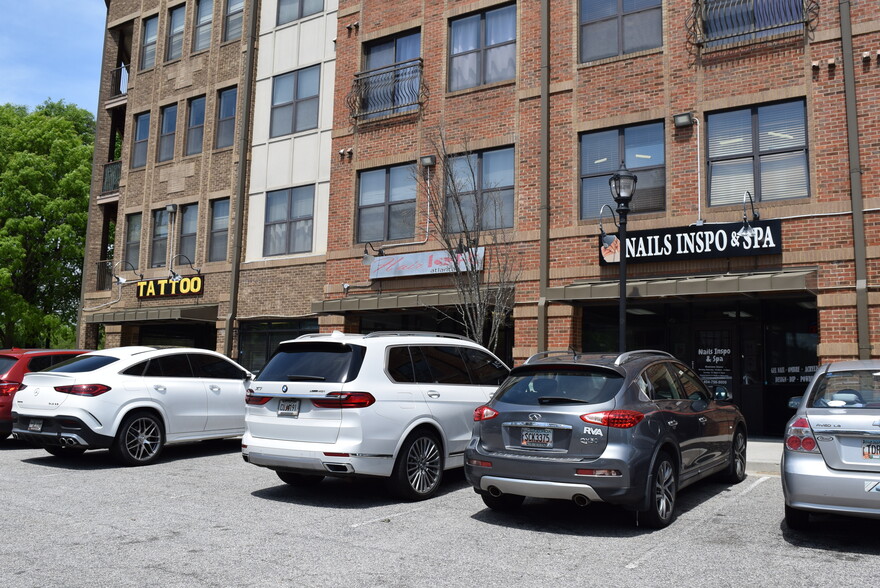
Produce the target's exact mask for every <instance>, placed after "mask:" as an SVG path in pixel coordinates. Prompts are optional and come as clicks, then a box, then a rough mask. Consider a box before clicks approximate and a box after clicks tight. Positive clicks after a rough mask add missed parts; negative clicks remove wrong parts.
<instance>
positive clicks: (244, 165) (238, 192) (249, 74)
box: [223, 0, 260, 357]
mask: <svg viewBox="0 0 880 588" xmlns="http://www.w3.org/2000/svg"><path fill="white" fill-rule="evenodd" d="M259 10H260V0H254V1H253V2H251V7H250V10H249V11H248V25H247V39H246V40H245V45H246V47H247V61H246V63H245V70H244V80H243V81H242V85H243V86H244V92H243V93H242V94H243V96H244V101H243V105H242V112H241V114H242V116H241V120H242V123H243V126H242V131H241V133H240V134H239V137H238V177H237V178H236V186H235V226H234V230H233V237H232V271H231V272H230V275H229V314H228V315H226V338H225V341H224V343H223V353H224V354H225V355H226V357H232V326H233V324H234V323H235V317H236V315H237V314H238V283H239V275H238V274H239V272H240V271H241V242H242V238H243V235H244V223H243V222H242V220H243V216H244V201H245V198H246V197H247V186H248V181H247V175H248V158H249V157H250V142H251V135H250V132H249V130H250V128H251V103H252V100H251V89H252V88H251V86H252V85H253V81H252V80H253V77H254V64H255V63H256V55H255V53H256V46H257V13H258V12H259Z"/></svg>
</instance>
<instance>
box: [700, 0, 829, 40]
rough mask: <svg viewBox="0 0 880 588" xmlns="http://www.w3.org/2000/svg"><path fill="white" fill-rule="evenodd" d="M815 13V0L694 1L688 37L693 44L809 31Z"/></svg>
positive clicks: (817, 13) (817, 6)
mask: <svg viewBox="0 0 880 588" xmlns="http://www.w3.org/2000/svg"><path fill="white" fill-rule="evenodd" d="M818 16H819V4H818V0H694V3H693V7H692V12H691V15H690V16H689V17H688V22H687V28H688V38H689V41H690V42H691V44H693V45H696V46H713V45H720V44H723V43H732V42H737V41H747V40H760V39H762V38H765V37H769V36H772V35H776V34H779V33H789V32H803V31H812V30H813V29H814V28H815V26H816V19H817V18H818Z"/></svg>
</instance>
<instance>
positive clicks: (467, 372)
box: [242, 331, 509, 500]
mask: <svg viewBox="0 0 880 588" xmlns="http://www.w3.org/2000/svg"><path fill="white" fill-rule="evenodd" d="M508 372H509V370H508V368H507V366H506V365H504V363H503V362H502V361H501V360H500V359H498V358H497V357H496V356H494V355H493V354H492V353H490V352H489V351H487V350H486V349H484V348H483V347H481V346H480V345H477V344H476V343H474V342H473V341H470V340H469V339H465V338H464V337H459V336H456V335H449V334H442V333H387V332H375V333H370V334H368V335H362V334H344V333H340V332H338V331H337V332H334V333H332V334H313V335H304V336H302V337H299V338H298V339H295V340H292V341H286V342H284V343H282V344H281V345H280V346H279V347H278V349H277V350H276V351H275V353H274V354H273V355H272V357H271V358H270V359H269V361H268V362H267V363H266V366H265V367H264V368H263V370H262V371H261V372H260V375H259V376H258V377H257V378H256V379H255V380H254V381H253V382H251V384H250V387H249V389H248V391H247V404H248V408H247V417H246V423H247V432H246V433H245V435H244V437H243V438H242V455H243V457H244V459H245V461H247V462H249V463H252V464H254V465H258V466H262V467H266V468H270V469H272V470H275V472H276V473H277V474H278V477H279V478H280V479H281V480H282V481H284V482H286V483H288V484H294V485H303V484H313V483H315V482H318V481H320V480H321V479H323V478H324V477H325V476H337V477H350V476H377V477H382V478H386V479H388V481H389V484H390V486H391V487H392V489H393V490H395V491H397V492H398V493H399V494H400V495H401V496H402V497H403V498H405V499H408V500H422V499H425V498H429V497H430V496H432V495H434V493H436V491H437V488H438V487H439V485H440V482H441V479H442V477H443V471H444V470H447V469H450V468H454V467H461V465H462V456H463V454H464V448H465V446H466V445H467V443H468V441H469V440H470V438H471V428H472V426H473V419H472V415H473V412H474V409H475V408H476V407H477V406H479V405H481V404H483V403H485V402H486V401H488V400H489V398H491V396H492V394H493V393H494V392H495V389H496V388H497V386H498V384H499V383H500V382H501V381H502V380H504V378H505V377H507V374H508Z"/></svg>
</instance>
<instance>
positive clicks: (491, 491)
mask: <svg viewBox="0 0 880 588" xmlns="http://www.w3.org/2000/svg"><path fill="white" fill-rule="evenodd" d="M489 494H491V495H492V496H493V497H494V498H498V497H499V496H501V490H500V489H499V488H498V486H489Z"/></svg>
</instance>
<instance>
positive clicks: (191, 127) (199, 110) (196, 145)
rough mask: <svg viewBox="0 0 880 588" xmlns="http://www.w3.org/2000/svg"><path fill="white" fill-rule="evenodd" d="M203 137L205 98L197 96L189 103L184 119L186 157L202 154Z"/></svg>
mask: <svg viewBox="0 0 880 588" xmlns="http://www.w3.org/2000/svg"><path fill="white" fill-rule="evenodd" d="M204 136H205V97H204V96H199V97H198V98H193V99H192V100H190V101H189V115H188V116H187V119H186V152H185V153H186V155H195V154H196V153H201V152H202V141H203V139H204Z"/></svg>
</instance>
